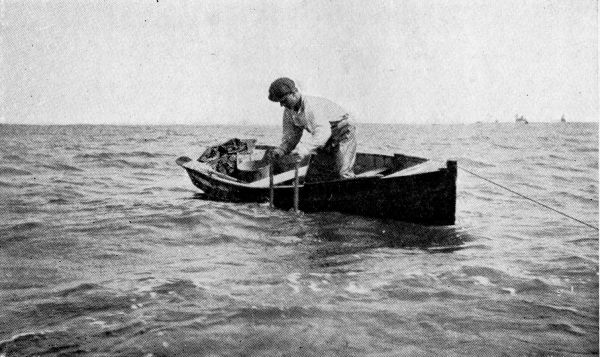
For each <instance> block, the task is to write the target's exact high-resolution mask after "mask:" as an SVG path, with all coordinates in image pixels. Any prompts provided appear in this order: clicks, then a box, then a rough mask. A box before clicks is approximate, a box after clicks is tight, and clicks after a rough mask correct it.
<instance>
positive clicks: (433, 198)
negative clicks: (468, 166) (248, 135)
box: [186, 161, 456, 225]
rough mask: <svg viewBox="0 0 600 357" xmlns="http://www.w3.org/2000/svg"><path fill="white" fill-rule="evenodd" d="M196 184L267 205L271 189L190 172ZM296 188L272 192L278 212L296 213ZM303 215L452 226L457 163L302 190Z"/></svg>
mask: <svg viewBox="0 0 600 357" xmlns="http://www.w3.org/2000/svg"><path fill="white" fill-rule="evenodd" d="M186 171H187V173H188V175H189V176H190V178H191V180H192V183H193V184H194V185H195V186H196V187H198V188H199V189H201V190H202V191H203V192H204V193H205V194H206V195H207V196H208V197H209V198H211V199H216V200H223V201H231V202H267V201H268V200H269V188H264V187H248V186H247V185H239V184H236V183H232V182H227V181H226V180H221V179H218V178H216V177H215V176H212V175H210V174H209V173H205V172H201V171H197V170H193V169H190V168H186ZM293 190H294V188H293V186H291V185H285V186H275V187H274V202H273V204H274V206H275V207H278V208H282V209H290V208H292V207H293V197H294V191H293ZM299 208H300V210H301V211H304V212H322V211H337V212H342V213H348V214H356V215H361V216H370V217H380V218H388V219H394V220H400V221H405V222H411V223H419V224H424V225H453V224H454V222H455V212H456V162H454V161H448V162H447V166H446V167H445V168H442V169H439V170H437V171H432V172H425V173H419V174H414V175H408V176H397V177H389V178H386V177H364V178H355V179H346V180H337V181H329V182H318V183H308V184H304V185H301V186H300V188H299Z"/></svg>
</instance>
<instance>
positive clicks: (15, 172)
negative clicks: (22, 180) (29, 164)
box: [0, 166, 32, 176]
mask: <svg viewBox="0 0 600 357" xmlns="http://www.w3.org/2000/svg"><path fill="white" fill-rule="evenodd" d="M29 175H32V173H31V172H29V171H25V170H19V169H16V168H14V167H10V166H0V176H29Z"/></svg>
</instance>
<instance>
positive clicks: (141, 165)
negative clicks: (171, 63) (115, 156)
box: [99, 159, 158, 169]
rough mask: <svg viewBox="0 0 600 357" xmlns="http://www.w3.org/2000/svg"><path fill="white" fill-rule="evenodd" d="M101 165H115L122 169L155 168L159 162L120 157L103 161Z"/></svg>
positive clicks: (107, 166) (106, 166)
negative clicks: (136, 160)
mask: <svg viewBox="0 0 600 357" xmlns="http://www.w3.org/2000/svg"><path fill="white" fill-rule="evenodd" d="M99 166H101V167H105V168H109V167H115V168H119V169H122V168H133V169H153V168H155V167H157V166H158V164H157V163H155V162H133V161H128V160H123V159H119V160H110V161H103V162H102V163H101V164H100V165H99Z"/></svg>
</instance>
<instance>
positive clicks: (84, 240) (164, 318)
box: [0, 123, 598, 357]
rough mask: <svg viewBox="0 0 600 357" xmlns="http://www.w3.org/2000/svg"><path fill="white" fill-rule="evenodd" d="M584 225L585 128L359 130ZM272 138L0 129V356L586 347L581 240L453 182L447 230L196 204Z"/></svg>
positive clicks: (589, 255)
mask: <svg viewBox="0 0 600 357" xmlns="http://www.w3.org/2000/svg"><path fill="white" fill-rule="evenodd" d="M358 129H359V148H360V151H369V152H383V153H393V152H402V153H406V154H412V155H417V156H423V157H428V158H432V159H436V160H446V159H456V160H458V162H459V167H463V168H466V169H469V170H471V171H474V172H476V173H478V174H480V175H483V176H484V177H487V178H489V179H492V180H494V181H497V182H498V183H501V184H503V185H505V186H507V187H510V188H511V189H513V190H516V191H518V192H521V193H523V194H526V195H529V196H531V197H533V198H535V199H537V200H539V201H541V202H543V203H544V204H547V205H549V206H552V207H554V208H556V209H558V210H561V211H565V212H567V213H569V214H570V215H573V216H575V217H577V218H579V219H581V220H583V221H585V222H589V223H591V224H593V225H597V220H598V125H597V124H595V123H594V124H578V123H568V124H566V125H565V124H558V123H557V124H530V125H521V126H519V125H515V124H512V123H510V124H479V125H454V126H402V125H397V126H393V125H362V126H359V128H358ZM279 136H280V128H277V127H242V126H240V127H219V126H209V127H192V126H190V127H187V126H162V127H116V126H50V127H46V126H15V125H10V126H9V125H3V126H0V217H1V218H0V341H2V342H0V356H3V357H4V356H6V357H8V356H37V355H43V356H71V355H90V356H356V355H371V356H483V355H485V356H503V355H504V356H582V355H597V354H598V232H597V231H596V230H594V229H590V228H589V227H586V226H584V225H582V224H580V223H577V222H574V221H572V220H570V219H568V218H566V217H563V216H561V215H559V214H556V213H554V212H552V211H549V210H547V209H545V208H543V207H539V206H537V205H535V204H534V203H532V202H529V201H526V200H523V199H522V198H520V197H518V196H516V195H514V194H511V193H509V192H506V191H504V190H502V189H501V188H498V187H496V186H493V185H491V184H489V183H486V182H484V181H482V180H480V179H478V178H476V177H473V176H471V175H470V174H467V173H465V172H464V171H459V176H458V200H457V222H456V225H455V226H454V227H437V228H428V227H422V226H417V225H410V224H405V223H401V222H393V221H386V220H378V219H371V218H362V217H353V216H345V215H342V214H338V213H319V214H299V215H296V214H294V213H292V212H284V211H277V210H270V209H269V208H268V206H267V205H264V204H263V205H259V204H231V203H223V202H213V201H207V200H204V199H202V195H200V194H198V190H197V189H196V188H195V187H193V186H192V184H191V182H190V180H189V178H188V177H187V175H186V174H185V172H184V170H182V169H181V168H179V167H178V166H176V165H175V159H176V158H177V157H178V156H180V155H189V156H193V157H194V156H196V157H197V156H199V154H200V153H201V149H200V148H201V147H202V146H205V145H210V144H215V143H218V142H221V141H225V140H227V139H229V138H232V137H240V138H249V137H255V138H258V139H259V141H260V142H262V143H276V142H277V140H278V138H279Z"/></svg>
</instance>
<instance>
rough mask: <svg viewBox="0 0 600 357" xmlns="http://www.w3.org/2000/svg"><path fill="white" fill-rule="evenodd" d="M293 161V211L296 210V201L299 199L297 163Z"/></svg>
mask: <svg viewBox="0 0 600 357" xmlns="http://www.w3.org/2000/svg"><path fill="white" fill-rule="evenodd" d="M299 163H300V162H299V161H296V162H295V163H294V212H298V201H299V200H300V188H299V187H298V164H299Z"/></svg>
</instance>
